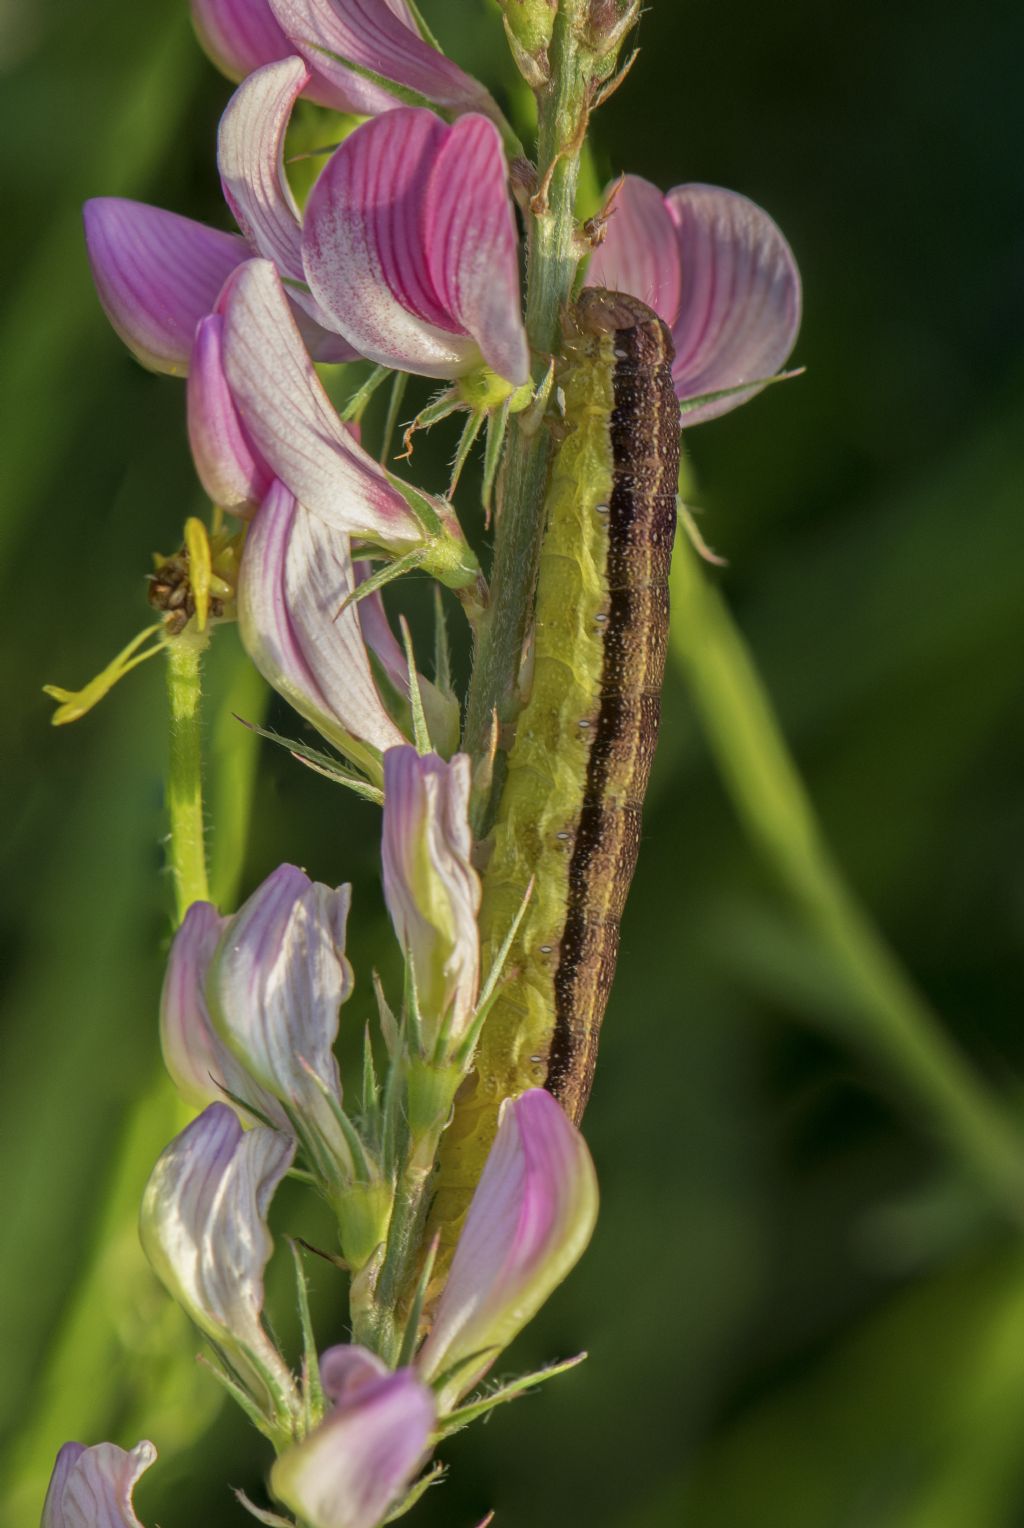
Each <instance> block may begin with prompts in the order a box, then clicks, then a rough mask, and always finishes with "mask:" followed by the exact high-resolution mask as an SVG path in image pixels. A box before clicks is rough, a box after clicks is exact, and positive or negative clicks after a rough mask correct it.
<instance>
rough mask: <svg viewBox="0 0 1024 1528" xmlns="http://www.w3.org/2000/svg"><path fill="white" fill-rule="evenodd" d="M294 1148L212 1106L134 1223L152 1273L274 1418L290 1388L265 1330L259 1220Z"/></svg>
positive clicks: (264, 1255)
mask: <svg viewBox="0 0 1024 1528" xmlns="http://www.w3.org/2000/svg"><path fill="white" fill-rule="evenodd" d="M294 1152H295V1143H294V1142H293V1141H290V1140H289V1139H288V1137H287V1136H284V1135H282V1134H281V1133H280V1132H279V1131H277V1130H268V1129H266V1128H265V1127H264V1126H262V1125H256V1126H254V1127H253V1129H252V1130H248V1131H243V1129H242V1127H241V1125H240V1124H239V1122H238V1120H237V1118H236V1117H235V1115H234V1114H233V1113H232V1112H231V1110H230V1109H229V1108H228V1107H227V1105H226V1104H211V1105H210V1107H209V1108H208V1109H205V1110H204V1111H203V1113H202V1114H200V1116H199V1118H198V1119H195V1120H193V1121H192V1123H191V1125H189V1126H187V1127H186V1129H184V1130H183V1131H182V1132H181V1134H180V1135H179V1136H177V1137H176V1138H175V1139H174V1140H173V1141H172V1142H171V1144H170V1146H168V1147H167V1149H166V1151H164V1153H163V1154H162V1156H161V1157H160V1159H159V1160H158V1162H157V1164H156V1167H155V1168H154V1169H153V1173H152V1175H151V1177H150V1180H149V1183H148V1184H147V1186H146V1192H145V1195H144V1196H143V1201H142V1213H141V1216H140V1220H139V1231H140V1235H141V1238H142V1245H143V1249H144V1250H145V1253H146V1256H147V1257H148V1258H149V1261H150V1263H151V1264H152V1265H153V1270H154V1272H155V1273H156V1275H157V1277H158V1278H159V1279H160V1280H161V1281H162V1283H163V1284H164V1285H165V1287H166V1288H167V1290H168V1291H169V1293H170V1294H171V1295H172V1296H173V1298H174V1299H175V1300H177V1302H178V1304H179V1305H181V1306H182V1308H183V1309H184V1310H185V1311H186V1312H187V1314H188V1315H189V1316H190V1317H191V1318H192V1320H193V1321H194V1322H195V1324H196V1325H197V1326H198V1327H199V1329H200V1331H202V1332H205V1334H206V1335H207V1337H209V1338H210V1339H211V1340H212V1342H213V1343H214V1344H215V1345H216V1346H217V1347H218V1348H219V1349H221V1350H222V1352H223V1353H224V1354H225V1355H226V1357H227V1358H228V1360H229V1362H230V1364H231V1367H232V1369H233V1370H234V1372H235V1374H236V1375H237V1376H238V1377H239V1378H240V1379H241V1380H242V1382H243V1383H244V1384H245V1385H246V1387H247V1389H248V1390H249V1392H250V1394H251V1395H252V1396H253V1398H254V1399H255V1400H256V1402H257V1404H259V1405H260V1406H261V1407H262V1408H263V1409H264V1410H265V1411H266V1413H267V1414H268V1415H273V1416H276V1417H280V1416H281V1415H282V1414H283V1413H285V1414H286V1413H287V1412H288V1410H289V1409H290V1407H291V1406H292V1404H293V1402H294V1386H293V1383H292V1378H291V1374H290V1373H289V1371H288V1369H287V1367H286V1365H285V1363H284V1361H283V1359H282V1358H281V1356H280V1354H279V1353H278V1351H277V1349H276V1348H275V1347H274V1344H273V1343H272V1342H271V1340H270V1338H269V1337H268V1335H267V1333H266V1331H265V1330H264V1327H263V1320H262V1312H263V1271H264V1268H265V1267H266V1264H267V1262H268V1261H269V1259H270V1254H271V1252H272V1251H273V1243H272V1241H271V1238H270V1232H269V1230H268V1229H267V1223H266V1221H267V1211H268V1210H269V1208H270V1201H271V1199H272V1198H273V1195H274V1191H275V1189H276V1188H277V1185H278V1184H279V1183H280V1181H281V1179H282V1178H283V1177H284V1175H285V1173H286V1172H287V1170H288V1168H289V1166H290V1165H291V1160H292V1157H293V1155H294Z"/></svg>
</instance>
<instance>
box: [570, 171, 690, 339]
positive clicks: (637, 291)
mask: <svg viewBox="0 0 1024 1528" xmlns="http://www.w3.org/2000/svg"><path fill="white" fill-rule="evenodd" d="M587 285H588V286H599V287H607V289H608V290H609V291H611V292H631V293H632V294H633V296H634V297H639V298H640V299H641V301H642V302H645V303H647V305H648V306H649V307H651V308H653V309H654V311H655V313H657V314H659V316H660V317H661V318H663V319H664V320H665V322H666V323H667V324H669V325H670V326H671V324H672V323H673V322H674V320H675V316H676V314H677V313H678V311H679V292H680V285H681V272H680V268H679V240H678V238H677V237H676V227H675V224H674V223H673V221H672V218H671V216H670V214H669V211H668V208H667V207H666V205H665V198H664V197H663V196H662V194H661V192H660V191H659V190H658V188H657V186H652V185H651V183H650V181H649V180H643V179H642V178H641V177H640V176H639V175H625V176H623V179H622V184H621V186H620V187H619V190H618V192H617V193H616V194H615V197H614V200H613V201H612V204H611V216H610V218H609V220H608V225H607V230H606V235H605V240H604V243H603V244H601V245H599V246H598V248H597V249H596V250H595V252H594V256H593V259H592V260H591V262H590V268H589V270H588V272H587Z"/></svg>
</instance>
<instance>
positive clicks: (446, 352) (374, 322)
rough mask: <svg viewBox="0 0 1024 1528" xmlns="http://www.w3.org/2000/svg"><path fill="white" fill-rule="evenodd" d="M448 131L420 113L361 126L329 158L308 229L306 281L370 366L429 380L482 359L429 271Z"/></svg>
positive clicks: (395, 114) (413, 110)
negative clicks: (429, 205)
mask: <svg viewBox="0 0 1024 1528" xmlns="http://www.w3.org/2000/svg"><path fill="white" fill-rule="evenodd" d="M451 131H452V129H451V128H449V127H448V126H446V124H445V123H443V122H442V121H441V120H440V118H439V117H436V116H435V115H434V114H433V112H429V111H424V110H421V109H420V108H418V107H401V108H399V109H398V110H396V111H391V112H388V113H387V114H386V115H385V116H383V117H378V118H377V119H376V120H375V121H372V122H364V123H363V125H362V126H361V127H359V128H357V129H356V131H355V132H354V133H352V134H351V136H350V137H348V138H346V140H345V142H344V143H343V144H342V145H341V147H340V148H338V149H337V150H336V151H335V152H334V154H333V155H332V156H331V158H330V159H329V160H328V162H327V165H326V166H325V168H324V170H323V172H322V174H321V176H320V179H319V180H318V181H317V183H316V185H315V186H314V187H313V191H312V194H311V195H310V198H309V202H308V204H307V207H306V216H305V220H304V224H303V239H302V256H303V265H304V267H305V271H306V279H307V281H308V282H309V286H310V290H311V291H312V293H313V295H314V297H315V298H316V299H317V301H318V302H319V304H320V306H321V307H322V308H323V310H324V311H325V312H326V313H327V314H328V315H329V318H330V321H331V322H332V323H333V324H334V325H335V327H336V328H337V329H338V330H339V331H340V332H341V333H342V334H343V335H344V336H345V338H346V339H347V340H349V341H350V342H351V343H352V344H353V345H355V347H356V348H357V349H358V350H359V351H360V352H361V353H362V354H363V355H365V356H367V357H369V359H370V360H371V361H377V362H378V363H379V364H381V365H384V366H394V367H396V368H398V369H399V370H402V371H412V372H417V373H419V374H420V375H421V376H426V377H454V376H458V375H460V374H461V373H462V372H463V371H466V370H468V369H469V368H470V367H471V366H473V365H475V364H476V363H477V362H478V360H479V358H480V351H479V347H478V346H477V345H476V343H475V342H474V341H473V340H472V339H470V338H469V337H468V336H467V335H466V334H465V333H463V332H460V326H459V324H458V322H457V320H456V319H454V318H453V317H452V315H451V313H450V312H449V311H448V309H447V307H446V305H445V302H444V300H443V298H442V297H441V296H440V294H439V293H438V292H437V290H436V289H435V287H434V284H433V282H432V280H431V276H430V270H429V247H428V240H429V239H430V238H431V230H430V229H429V227H428V226H427V224H426V209H425V200H426V194H427V188H428V185H429V182H430V175H431V170H432V168H433V166H434V164H435V162H436V160H437V158H438V156H439V155H440V153H441V151H442V149H443V147H444V145H445V143H446V141H447V138H448V135H449V133H450V132H451ZM460 189H463V190H464V187H460Z"/></svg>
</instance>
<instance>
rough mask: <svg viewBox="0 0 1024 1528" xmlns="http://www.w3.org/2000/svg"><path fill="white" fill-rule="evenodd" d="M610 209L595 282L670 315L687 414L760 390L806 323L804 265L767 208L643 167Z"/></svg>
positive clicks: (689, 421) (705, 414) (709, 415)
mask: <svg viewBox="0 0 1024 1528" xmlns="http://www.w3.org/2000/svg"><path fill="white" fill-rule="evenodd" d="M610 211H611V215H610V217H609V219H608V223H607V229H606V235H605V239H604V242H603V244H601V245H600V246H599V248H598V249H597V250H596V252H595V254H594V257H593V259H592V260H591V262H590V269H589V271H588V273H587V285H588V286H602V287H608V288H610V289H611V290H613V291H620V292H631V293H632V294H633V296H634V297H639V298H640V299H641V300H642V301H643V302H646V303H648V304H649V305H650V306H651V307H652V308H653V309H654V311H655V312H656V313H657V314H659V315H660V317H661V318H663V319H664V320H665V322H666V324H668V326H669V328H670V329H671V331H672V340H673V343H674V345H675V352H676V354H675V361H674V363H673V366H672V377H673V381H674V382H675V387H676V393H677V395H678V397H679V401H680V404H681V406H682V422H683V424H684V425H693V424H701V423H702V422H703V421H704V420H705V419H715V418H717V416H718V415H719V414H725V413H728V411H729V410H730V409H734V408H737V407H738V406H739V405H740V404H741V403H745V402H746V401H747V399H748V398H752V397H754V395H755V394H756V393H758V392H760V390H761V387H763V386H764V384H765V382H766V381H769V380H770V379H771V378H772V376H773V375H774V374H775V373H776V372H777V371H778V369H779V367H780V366H781V365H782V364H783V363H784V362H785V360H786V358H787V357H788V355H789V353H790V351H791V350H792V348H793V345H794V342H795V340H796V336H797V330H798V329H799V328H800V307H801V292H800V272H799V271H798V270H797V265H796V261H795V260H794V258H793V253H792V251H791V249H790V247H789V245H788V244H787V243H786V240H785V239H784V238H783V236H782V233H781V232H780V230H779V228H778V227H777V225H776V224H775V223H774V222H773V221H772V219H771V218H770V217H769V216H768V214H767V212H764V211H763V210H762V209H761V208H760V207H758V206H757V205H756V204H755V203H754V202H752V201H750V200H749V199H748V198H747V197H745V196H740V195H739V194H738V193H737V192H736V191H724V190H722V189H721V187H719V186H701V185H690V186H675V187H674V188H673V189H672V190H671V191H669V192H668V193H667V195H665V196H663V195H662V194H661V192H660V191H659V190H658V188H657V186H652V185H651V183H650V181H647V180H643V179H641V177H640V176H639V175H627V176H625V178H624V179H623V182H622V184H621V186H620V187H619V189H618V191H617V192H616V194H615V196H614V199H613V201H612V204H611V209H610ZM747 382H749V383H750V384H751V386H749V387H744V386H743V384H744V383H747ZM709 394H725V396H717V397H715V396H712V397H709V396H708V395H709Z"/></svg>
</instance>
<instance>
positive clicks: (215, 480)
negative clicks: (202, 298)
mask: <svg viewBox="0 0 1024 1528" xmlns="http://www.w3.org/2000/svg"><path fill="white" fill-rule="evenodd" d="M223 327H224V320H223V318H222V317H221V316H220V314H218V313H211V314H210V315H209V317H207V318H204V319H202V320H201V321H200V323H199V326H198V328H197V329H196V338H195V343H194V345H193V347H192V364H191V367H190V368H189V375H188V383H187V389H186V397H187V400H188V438H189V444H190V445H191V447H192V460H193V461H194V463H195V468H196V472H197V473H198V475H199V481H200V482H201V483H202V485H203V487H204V488H205V489H206V492H207V493H208V494H209V495H210V498H211V499H212V501H213V503H214V504H217V505H219V506H220V508H221V509H228V510H231V512H232V513H233V514H236V515H251V514H252V513H253V512H254V511H255V509H256V508H257V506H258V505H259V504H261V503H262V502H263V499H264V498H265V497H266V494H267V492H268V490H269V488H270V485H271V483H272V482H273V481H274V474H273V473H272V472H271V470H270V468H269V467H268V466H267V464H266V462H265V461H264V460H263V459H262V457H261V456H260V454H259V452H258V451H257V450H256V447H255V446H254V444H253V442H252V440H251V439H250V438H249V435H248V434H247V433H246V430H245V427H244V425H243V424H242V421H241V420H240V419H239V417H238V410H237V409H236V407H235V402H234V399H233V398H232V396H231V389H230V388H229V387H228V383H227V378H226V377H225V375H224V366H223V360H222V331H223Z"/></svg>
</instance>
